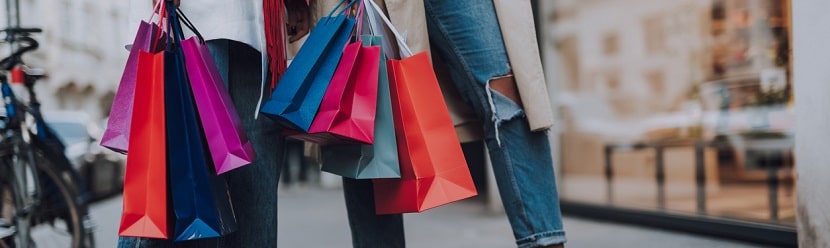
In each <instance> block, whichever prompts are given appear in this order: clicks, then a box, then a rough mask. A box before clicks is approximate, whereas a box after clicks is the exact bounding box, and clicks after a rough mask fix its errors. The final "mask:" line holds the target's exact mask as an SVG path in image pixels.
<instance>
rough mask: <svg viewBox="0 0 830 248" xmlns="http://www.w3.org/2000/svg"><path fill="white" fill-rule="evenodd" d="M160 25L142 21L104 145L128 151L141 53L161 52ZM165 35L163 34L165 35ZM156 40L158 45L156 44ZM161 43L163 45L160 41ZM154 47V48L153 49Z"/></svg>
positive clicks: (131, 50) (110, 119) (123, 75)
mask: <svg viewBox="0 0 830 248" xmlns="http://www.w3.org/2000/svg"><path fill="white" fill-rule="evenodd" d="M159 34H160V33H159V28H158V26H157V25H156V24H151V23H149V22H145V21H142V22H141V24H139V26H138V32H137V33H136V36H135V40H134V41H133V45H132V48H130V55H129V57H128V58H127V65H126V66H124V72H123V73H122V74H121V83H120V84H119V85H118V91H117V92H116V93H115V99H114V100H113V102H112V109H111V110H110V117H109V120H108V121H107V129H106V130H104V135H103V137H102V138H101V146H104V147H106V148H109V149H110V150H113V151H116V152H120V153H127V147H128V146H129V145H128V144H129V140H130V123H131V120H132V115H133V97H135V80H136V74H137V73H138V53H139V52H148V53H154V52H158V51H159V49H158V48H159V47H163V46H160V45H164V44H163V43H162V42H155V41H156V40H157V39H158V37H159V36H160V35H159ZM161 37H163V35H161ZM154 43H155V47H152V46H154ZM158 43H161V44H158ZM151 47H152V49H151Z"/></svg>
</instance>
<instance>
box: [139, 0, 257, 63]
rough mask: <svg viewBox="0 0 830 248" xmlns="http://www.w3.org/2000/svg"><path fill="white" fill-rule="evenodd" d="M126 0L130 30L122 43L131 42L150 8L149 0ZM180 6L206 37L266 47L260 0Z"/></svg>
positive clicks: (200, 0)
mask: <svg viewBox="0 0 830 248" xmlns="http://www.w3.org/2000/svg"><path fill="white" fill-rule="evenodd" d="M129 1H130V9H129V12H130V14H129V30H130V32H127V36H129V37H125V41H127V42H125V43H131V42H132V41H133V38H135V33H136V31H137V30H138V24H139V23H140V22H141V21H142V20H145V21H146V19H147V18H149V17H150V15H151V14H152V11H153V3H152V1H151V0H129ZM160 1H162V0H160ZM180 9H181V10H182V12H184V14H185V15H187V17H188V18H190V20H191V21H192V22H193V25H195V26H196V28H197V29H198V30H199V32H200V33H201V34H202V36H204V38H205V39H206V40H212V39H230V40H235V41H239V42H243V43H245V44H248V45H250V46H251V47H253V48H255V49H257V50H259V51H264V50H265V49H263V48H264V46H265V37H264V36H263V32H262V31H260V30H264V28H263V17H262V0H182V1H181V6H180ZM185 30H187V29H186V28H185Z"/></svg>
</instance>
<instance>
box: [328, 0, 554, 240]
mask: <svg viewBox="0 0 830 248" xmlns="http://www.w3.org/2000/svg"><path fill="white" fill-rule="evenodd" d="M424 4H425V10H426V15H427V27H428V29H429V39H430V43H431V44H432V49H434V52H435V53H436V54H437V55H438V56H440V57H441V58H442V59H443V60H444V61H445V62H446V63H447V65H448V67H449V71H450V76H451V77H452V79H453V81H454V83H455V85H456V87H457V88H458V90H459V92H460V94H461V96H462V97H463V98H464V100H465V101H466V102H467V103H469V104H470V105H471V106H472V107H473V109H474V110H475V112H476V113H477V115H478V117H479V118H480V119H481V120H482V122H483V123H484V131H485V137H484V139H485V142H486V144H487V147H488V149H489V153H490V159H491V162H492V165H493V171H494V174H495V177H496V182H497V184H498V189H499V193H500V194H501V198H502V203H503V204H504V207H505V211H506V213H507V217H508V219H509V221H510V225H511V227H512V228H513V235H514V237H515V239H516V243H517V245H518V247H522V248H524V247H541V246H547V245H553V244H562V243H565V232H564V230H563V226H562V215H561V212H560V209H559V195H558V193H557V190H556V182H555V176H554V171H553V161H552V158H551V151H550V144H549V141H548V136H547V134H546V133H544V132H531V131H530V128H529V124H528V122H527V118H526V117H525V115H524V112H523V110H522V108H521V107H520V106H519V105H518V104H516V103H514V102H513V101H512V100H510V99H509V98H508V97H505V96H504V95H502V94H500V93H499V92H497V91H495V90H493V89H491V88H490V86H489V81H490V80H491V79H493V78H496V77H499V76H504V75H508V74H510V71H511V69H510V62H509V60H508V58H507V52H506V51H505V47H504V42H503V40H502V36H501V30H500V28H499V23H498V19H497V17H496V13H495V7H494V6H493V2H492V1H447V0H424ZM343 186H344V193H345V198H346V206H347V209H348V211H349V223H350V226H351V230H352V241H353V245H354V247H359V248H365V247H387V248H388V247H404V246H405V242H404V234H403V220H402V217H401V215H385V216H378V215H375V214H374V207H373V206H374V205H373V204H374V203H373V201H372V200H373V198H372V195H371V194H372V190H371V182H369V181H360V180H351V179H344V183H343ZM369 206H372V207H369Z"/></svg>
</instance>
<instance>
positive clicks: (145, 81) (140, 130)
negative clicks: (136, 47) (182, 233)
mask: <svg viewBox="0 0 830 248" xmlns="http://www.w3.org/2000/svg"><path fill="white" fill-rule="evenodd" d="M137 66H138V70H137V71H138V73H137V76H136V87H135V103H134V106H135V107H134V108H133V111H132V117H131V120H132V125H131V126H130V137H132V138H130V139H129V141H130V142H129V143H130V147H132V149H131V150H130V155H129V156H127V168H126V171H125V174H124V194H123V202H124V208H123V211H122V215H121V225H120V228H119V232H118V234H119V235H120V236H131V237H145V238H160V239H161V238H167V237H168V221H167V217H168V215H167V207H168V204H167V153H166V133H165V129H164V128H165V127H164V125H165V112H164V111H165V106H164V90H165V89H164V53H163V52H162V53H155V54H153V53H147V52H143V51H139V53H138V61H137Z"/></svg>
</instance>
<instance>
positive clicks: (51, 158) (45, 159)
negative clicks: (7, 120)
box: [0, 142, 94, 248]
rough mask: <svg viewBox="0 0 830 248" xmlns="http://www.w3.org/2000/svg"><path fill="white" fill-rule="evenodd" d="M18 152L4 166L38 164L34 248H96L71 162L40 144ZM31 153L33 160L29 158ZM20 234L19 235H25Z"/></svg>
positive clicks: (32, 221)
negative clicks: (37, 196) (37, 199)
mask: <svg viewBox="0 0 830 248" xmlns="http://www.w3.org/2000/svg"><path fill="white" fill-rule="evenodd" d="M18 153H19V154H10V155H8V156H4V157H3V158H2V161H0V163H5V164H6V165H9V166H11V165H13V163H34V164H35V165H36V166H35V168H37V174H38V175H37V176H38V181H39V182H38V184H39V187H40V198H39V204H38V205H37V206H36V208H34V209H33V210H32V211H31V213H30V214H29V215H28V217H29V219H28V220H29V223H30V226H31V228H30V229H29V236H30V237H28V238H29V240H30V241H32V243H33V247H71V248H85V247H94V244H93V243H94V239H93V238H92V231H91V227H90V222H89V219H88V215H87V211H88V210H87V207H86V205H85V203H84V202H83V200H82V197H80V195H81V194H80V193H79V192H80V191H79V190H78V188H79V187H77V186H78V183H80V181H79V180H77V174H76V173H74V171H72V170H73V169H72V167H71V166H70V165H69V164H68V161H66V159H65V158H64V157H63V156H59V155H57V153H55V152H53V151H52V150H51V149H49V148H48V147H47V146H45V144H42V143H38V142H34V143H32V145H31V146H27V149H20V150H19V152H18ZM29 153H30V154H31V157H30V158H27V157H29V156H28V155H27V154H29ZM18 202H19V201H18ZM20 231H21V230H18V234H17V235H18V236H22V235H23V234H22V233H21V232H20ZM23 233H25V232H23ZM23 238H26V237H18V238H17V240H18V242H20V240H21V239H23ZM24 248H25V247H24Z"/></svg>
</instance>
